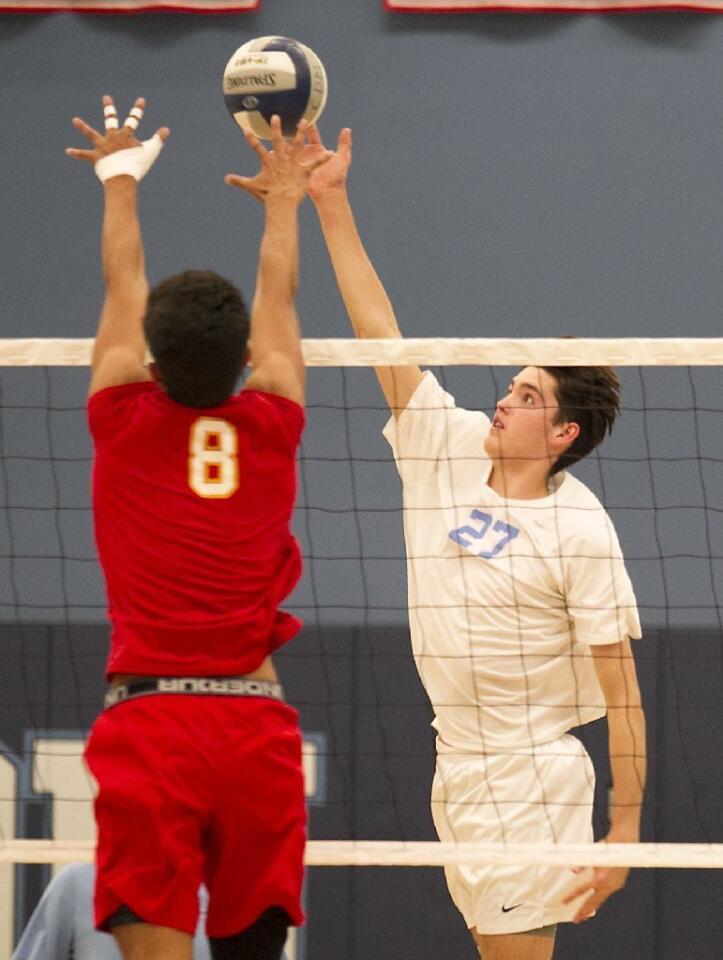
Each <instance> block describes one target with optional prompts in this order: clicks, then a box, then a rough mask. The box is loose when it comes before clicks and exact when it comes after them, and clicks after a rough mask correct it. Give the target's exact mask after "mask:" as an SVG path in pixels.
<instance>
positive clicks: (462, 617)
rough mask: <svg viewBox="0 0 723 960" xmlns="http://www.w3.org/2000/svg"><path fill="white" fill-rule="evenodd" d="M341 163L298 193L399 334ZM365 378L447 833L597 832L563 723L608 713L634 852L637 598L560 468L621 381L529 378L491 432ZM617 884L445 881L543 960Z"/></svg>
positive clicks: (431, 393) (492, 956) (504, 402)
mask: <svg viewBox="0 0 723 960" xmlns="http://www.w3.org/2000/svg"><path fill="white" fill-rule="evenodd" d="M316 146H317V148H318V149H321V146H320V144H317V145H316ZM310 149H311V150H313V149H314V144H313V143H312V145H311V146H310ZM350 163H351V132H350V131H348V130H344V131H342V133H341V135H340V137H339V143H338V146H337V151H336V154H335V156H334V158H333V159H332V160H331V161H329V162H328V163H327V164H325V165H324V166H323V167H320V168H319V169H318V170H317V171H316V172H315V173H314V175H313V176H312V178H311V180H310V183H309V193H310V195H311V197H312V199H313V201H314V204H315V206H316V209H317V212H318V215H319V219H320V222H321V226H322V230H323V233H324V237H325V240H326V243H327V247H328V249H329V253H330V256H331V260H332V263H333V266H334V270H335V273H336V276H337V280H338V283H339V288H340V290H341V293H342V296H343V298H344V302H345V304H346V307H347V310H348V313H349V316H350V319H351V322H352V326H353V328H354V331H355V333H356V334H357V336H359V337H399V336H400V335H401V334H400V332H399V328H398V326H397V323H396V319H395V317H394V312H393V309H392V306H391V304H390V302H389V299H388V297H387V295H386V293H385V291H384V288H383V286H382V284H381V282H380V281H379V278H378V277H377V275H376V272H375V271H374V268H373V266H372V265H371V263H370V261H369V259H368V257H367V255H366V252H365V250H364V247H363V245H362V242H361V240H360V238H359V235H358V232H357V229H356V226H355V222H354V217H353V213H352V210H351V207H350V205H349V201H348V197H347V193H346V178H347V173H348V170H349V166H350ZM376 372H377V375H378V377H379V381H380V384H381V387H382V390H383V391H384V395H385V397H386V399H387V401H388V403H389V406H390V408H391V410H392V414H393V416H392V418H391V419H390V421H389V423H388V424H387V426H386V427H385V429H384V435H385V436H386V438H387V440H388V441H389V443H390V444H391V446H392V449H393V451H394V456H395V459H396V462H397V466H398V469H399V473H400V476H401V479H402V487H403V498H404V532H405V539H406V545H407V556H408V567H407V571H408V581H409V586H408V590H409V608H410V628H411V636H412V645H413V652H414V656H415V660H416V663H417V667H418V669H419V673H420V676H421V678H422V682H423V683H424V686H425V689H426V691H427V694H428V696H429V698H430V700H431V702H432V706H433V708H434V712H435V721H434V726H435V728H436V730H437V751H438V759H437V772H436V776H435V780H434V784H433V788H432V813H433V816H434V821H435V825H436V828H437V831H438V834H439V836H440V839H442V840H455V841H478V842H495V841H496V842H499V841H503V840H504V841H507V842H520V843H525V842H526V843H542V842H550V841H555V842H582V843H584V842H590V841H592V827H591V814H592V799H593V786H594V772H593V768H592V764H591V762H590V759H589V757H588V756H587V754H586V752H585V750H584V748H583V746H582V744H581V743H580V741H579V740H577V739H576V738H575V737H573V736H572V735H570V734H569V733H568V731H569V730H570V729H571V728H573V727H576V726H578V725H580V724H583V723H587V722H589V721H591V720H594V719H596V718H598V717H602V716H604V715H605V714H606V713H607V716H608V730H609V753H610V763H611V770H612V776H613V789H614V798H613V801H612V804H611V809H610V816H611V825H610V831H609V833H608V835H607V837H606V838H605V839H606V840H608V841H611V842H612V841H615V842H637V841H638V840H639V839H640V811H641V805H642V794H643V784H644V780H645V721H644V716H643V712H642V708H641V705H640V693H639V688H638V682H637V677H636V673H635V664H634V660H633V657H632V652H631V648H630V639H631V638H637V637H639V636H640V624H639V620H638V615H637V609H636V604H635V597H634V595H633V590H632V587H631V584H630V580H629V578H628V575H627V573H626V571H625V566H624V562H623V559H622V555H621V552H620V546H619V544H618V539H617V536H616V534H615V531H614V529H613V526H612V523H611V522H610V519H609V517H608V515H607V513H606V512H605V510H604V508H603V507H602V505H601V504H600V502H599V501H598V500H597V498H596V497H595V496H594V494H593V493H592V492H591V491H590V490H588V489H587V487H585V486H584V484H582V483H581V482H580V481H578V480H576V479H575V478H574V477H573V476H571V475H570V474H569V473H567V472H566V469H565V468H566V467H567V466H569V465H571V464H572V463H574V462H576V461H577V460H579V459H580V458H581V457H583V456H585V455H586V454H587V453H589V451H590V450H592V449H593V448H594V447H595V446H597V444H599V443H600V442H601V441H602V440H603V438H604V436H605V434H606V433H607V432H608V431H609V430H610V428H611V427H612V423H613V421H614V419H615V417H616V415H617V413H618V409H619V385H618V381H617V378H616V376H615V374H614V372H613V371H612V370H610V369H609V368H604V367H573V368H565V367H546V368H543V367H532V366H530V367H526V368H525V369H524V370H522V371H520V373H518V374H517V376H515V377H514V379H513V380H512V382H511V384H510V385H509V389H508V391H507V392H506V393H505V395H504V396H503V397H502V398H501V399H500V400H499V402H498V403H497V407H496V410H495V413H494V416H493V418H492V420H491V421H490V420H489V419H488V417H486V416H485V415H484V414H483V413H480V412H476V411H467V410H461V409H458V408H457V407H456V406H455V403H454V400H453V398H452V397H451V396H450V395H449V394H447V393H446V392H445V391H444V390H443V389H442V388H441V386H440V385H439V383H438V382H437V381H436V379H435V378H434V377H433V375H432V374H431V373H429V372H427V373H422V371H421V370H420V369H419V368H418V367H416V366H411V365H410V366H403V367H386V368H379V367H377V368H376ZM627 873H628V871H627V870H625V869H617V868H616V869H595V870H587V871H584V872H579V873H577V874H576V875H573V874H571V872H570V870H569V869H567V868H543V867H540V868H529V867H522V868H520V867H518V866H516V865H510V866H508V867H503V868H500V867H478V866H470V867H453V868H448V869H447V871H446V874H447V882H448V886H449V890H450V893H451V895H452V899H453V900H454V902H455V904H456V905H457V907H458V908H459V910H460V911H461V913H462V914H463V916H464V919H465V922H466V923H467V926H468V928H469V929H470V932H471V934H472V936H473V938H474V940H475V943H476V945H477V948H478V950H479V953H480V956H481V957H482V958H483V960H549V958H550V957H551V956H552V953H553V949H554V933H555V925H556V924H557V923H558V922H560V921H566V920H569V921H575V922H580V921H582V920H585V919H587V918H588V917H590V916H592V914H593V913H594V912H595V910H596V909H597V908H598V907H599V906H600V905H601V904H602V903H603V902H604V901H605V900H606V899H607V898H608V897H609V896H610V895H611V894H612V893H613V892H615V891H616V890H619V889H620V888H621V887H622V886H623V885H624V883H625V881H626V878H627Z"/></svg>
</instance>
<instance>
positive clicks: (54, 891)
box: [12, 867, 90, 960]
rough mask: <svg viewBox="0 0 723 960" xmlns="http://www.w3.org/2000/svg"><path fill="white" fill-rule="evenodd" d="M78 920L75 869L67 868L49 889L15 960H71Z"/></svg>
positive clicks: (19, 946)
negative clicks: (76, 918)
mask: <svg viewBox="0 0 723 960" xmlns="http://www.w3.org/2000/svg"><path fill="white" fill-rule="evenodd" d="M88 908H89V909H90V904H89V907H88ZM74 916H75V887H74V883H73V876H72V869H71V868H69V867H66V869H65V870H62V871H61V872H60V873H58V874H57V875H56V876H55V877H53V879H52V880H51V881H50V883H49V884H48V886H47V887H46V888H45V891H44V893H43V895H42V897H41V898H40V901H39V902H38V905H37V907H36V908H35V910H34V911H33V913H32V915H31V917H30V919H29V920H28V923H27V926H26V927H25V930H24V931H23V934H22V936H21V937H20V941H19V943H18V945H17V947H16V948H15V953H14V954H13V955H12V960H70V958H71V957H72V948H73V918H74Z"/></svg>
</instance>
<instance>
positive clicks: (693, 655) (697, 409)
mask: <svg viewBox="0 0 723 960" xmlns="http://www.w3.org/2000/svg"><path fill="white" fill-rule="evenodd" d="M90 350H91V341H85V340H52V341H51V340H5V341H0V635H1V636H2V643H1V644H0V667H1V668H0V748H1V750H2V752H1V753H0V884H2V885H4V887H5V890H4V891H0V904H3V903H4V904H5V905H6V906H5V907H2V906H0V913H1V912H2V911H3V910H4V911H5V913H6V914H7V916H4V917H3V916H0V929H8V924H7V923H6V922H3V921H10V920H11V915H10V911H11V910H12V907H11V906H8V904H11V903H12V902H13V898H12V897H10V896H8V891H9V890H10V888H11V886H12V884H13V883H16V884H17V882H18V880H17V877H18V874H17V871H15V872H13V871H12V870H11V868H10V865H11V864H31V863H43V864H60V863H65V862H69V861H81V860H89V859H90V858H91V857H92V847H93V838H94V833H93V822H92V812H91V808H90V801H91V797H92V792H93V786H92V783H91V782H90V780H89V778H88V775H87V773H86V772H85V769H84V767H83V764H82V747H83V739H84V736H85V734H86V733H87V731H88V729H89V726H90V724H91V723H92V721H93V718H94V716H95V715H96V714H97V712H98V711H99V709H100V704H101V698H102V673H103V664H104V658H105V654H106V647H105V636H106V626H105V609H106V604H105V598H104V593H103V580H102V574H101V571H100V569H99V566H98V563H97V558H96V554H95V549H94V544H93V536H92V517H91V512H90V491H89V473H90V460H91V449H90V441H89V438H88V436H87V430H86V421H85V405H84V399H85V392H86V389H87V380H88V377H87V370H86V369H84V368H85V367H87V365H88V363H89V359H90ZM304 353H305V359H306V363H307V365H308V367H309V368H310V369H309V376H308V385H307V411H308V427H307V430H306V433H305V436H304V440H303V444H302V448H301V454H300V473H299V496H298V504H297V508H296V512H295V519H294V532H295V534H296V535H297V537H298V538H299V540H300V542H301V545H302V552H303V555H304V575H303V578H302V581H301V583H300V585H299V587H298V589H297V590H296V592H295V593H294V595H293V596H292V598H291V599H290V600H289V602H288V603H287V604H286V608H287V609H290V610H292V611H293V612H295V613H298V614H299V615H300V616H301V617H302V618H303V619H304V622H305V626H304V629H303V630H302V633H301V634H300V636H299V638H297V639H296V640H295V641H293V642H292V643H291V644H290V645H289V646H288V648H287V649H285V650H282V651H281V652H280V655H279V657H278V664H279V669H280V672H281V676H282V680H283V682H284V686H285V689H286V691H287V696H288V699H289V701H290V702H291V703H292V704H294V705H295V706H297V707H298V708H299V709H300V711H301V722H302V729H303V731H304V763H305V772H306V781H307V795H308V799H309V804H310V810H311V822H310V842H309V846H308V851H307V863H308V864H309V865H311V866H315V865H333V866H352V865H355V866H364V865H389V866H421V865H451V864H461V863H465V864H471V863H475V864H476V863H509V862H511V861H514V862H517V863H524V864H530V865H534V864H548V865H549V864H558V865H562V864H565V865H579V864H583V863H584V864H589V865H596V864H607V865H621V866H625V865H627V866H636V867H683V868H693V867H695V868H720V867H722V866H723V842H722V841H723V821H722V819H721V814H720V803H719V795H720V793H719V791H720V787H721V784H723V763H722V761H721V757H720V747H719V744H718V739H719V736H718V735H719V731H720V729H723V725H722V724H721V720H723V708H722V707H721V703H722V702H723V697H721V692H722V691H723V393H722V391H721V365H723V339H708V340H705V339H682V338H681V339H577V340H560V339H527V340H500V339H494V340H493V339H476V340H455V339H433V340H419V339H406V340H383V341H376V340H367V341H348V340H307V341H305V344H304ZM405 363H407V364H410V363H414V364H420V365H422V366H424V367H430V368H432V369H433V370H434V372H435V375H436V377H437V380H438V382H439V384H440V386H441V387H442V388H443V389H444V390H445V391H447V392H448V393H449V394H451V395H452V396H454V397H455V398H456V401H457V404H458V405H459V406H460V407H463V408H467V409H475V410H483V411H486V412H487V413H490V412H491V411H492V410H493V409H494V407H495V403H496V401H497V400H498V398H499V397H500V396H502V395H503V394H504V392H505V389H506V386H507V384H508V382H509V380H510V378H511V377H512V376H513V375H514V374H515V373H516V372H517V370H518V369H519V368H520V367H524V366H526V365H536V366H567V365H572V366H577V365H584V366H587V365H593V366H594V365H611V366H614V367H615V368H616V369H617V371H618V374H619V376H620V379H621V383H622V414H621V417H620V419H619V421H618V422H617V424H616V426H615V428H614V430H613V434H612V436H611V437H610V438H608V439H607V440H606V441H605V442H604V443H603V445H602V446H601V447H599V448H598V449H596V450H595V451H594V452H593V453H592V454H590V456H589V457H587V458H586V459H585V460H583V461H581V462H580V463H579V464H578V465H576V467H574V468H573V474H574V475H575V476H577V477H579V478H580V479H581V480H582V481H583V482H584V483H585V484H587V485H588V486H589V487H590V488H591V489H592V490H593V492H594V493H595V494H596V495H597V496H598V497H599V498H600V500H601V502H602V503H603V505H604V506H605V508H606V510H607V511H608V513H609V514H610V516H611V518H612V520H613V522H614V524H615V527H616V530H617V533H618V536H619V539H620V542H621V546H622V553H623V555H624V557H625V564H626V567H627V570H628V572H629V574H630V577H631V580H632V583H633V587H634V589H635V594H636V597H637V605H638V610H639V614H640V619H641V623H642V631H643V640H642V641H640V642H639V643H638V644H637V645H636V646H635V655H636V661H637V667H638V673H639V675H640V682H641V688H642V693H643V702H644V707H645V710H646V715H647V718H648V731H649V736H648V749H649V761H650V763H649V774H648V786H647V791H646V799H645V809H644V833H643V840H644V842H643V843H641V844H636V845H612V844H611V845H579V844H560V843H547V844H539V845H530V844H515V843H512V842H510V843H495V844H486V845H479V844H472V843H467V842H458V843H439V842H436V841H432V837H433V836H434V833H433V831H432V827H431V820H430V817H429V790H430V784H431V781H432V778H433V776H434V773H435V758H434V735H433V731H431V729H430V727H429V724H430V721H431V719H432V712H431V708H430V707H429V705H428V701H427V699H426V697H425V694H424V691H423V689H422V687H421V684H420V682H419V679H418V676H417V672H416V670H415V666H414V661H413V659H412V653H411V650H410V644H409V629H408V623H409V616H410V611H409V610H408V603H407V572H406V553H405V546H404V539H403V513H402V496H401V489H400V483H399V477H398V473H397V470H396V468H395V464H394V459H393V456H392V453H391V451H390V448H389V446H388V445H387V443H386V442H385V441H384V439H383V437H382V434H381V431H382V428H383V426H384V424H385V422H386V421H387V419H388V410H387V409H386V407H385V405H384V401H383V398H382V396H381V393H380V391H379V388H378V386H377V384H376V381H375V378H374V376H373V375H372V371H370V370H368V369H366V368H368V367H374V366H386V365H395V364H398V365H403V364H405ZM481 523H484V519H483V520H482V521H481ZM476 529H477V528H476ZM480 531H481V527H480V528H479V529H477V534H478V535H479V534H480ZM502 532H503V533H504V531H502ZM499 539H500V538H499V537H497V539H496V541H495V543H497V542H498V541H499ZM483 546H484V545H483ZM493 546H494V545H493ZM477 553H478V554H479V555H481V554H480V552H479V551H477ZM412 615H413V611H412ZM529 706H530V707H532V706H534V705H533V704H530V705H529ZM588 726H589V730H588V729H587V727H583V728H582V730H581V731H580V735H581V736H582V738H583V739H584V741H585V743H586V746H587V748H588V751H589V752H590V754H591V755H592V757H593V760H594V762H595V766H596V773H597V778H596V779H597V786H596V795H595V796H596V804H595V820H596V828H597V835H598V836H599V835H604V831H605V823H606V818H607V813H608V810H607V803H608V797H607V787H608V786H609V780H610V777H609V769H608V766H607V755H606V738H605V735H604V730H601V729H600V724H599V723H598V724H590V725H588ZM542 802H545V798H544V797H543V800H542ZM15 899H16V902H17V891H16V892H15ZM0 953H1V951H0Z"/></svg>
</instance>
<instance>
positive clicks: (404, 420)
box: [384, 370, 490, 442]
mask: <svg viewBox="0 0 723 960" xmlns="http://www.w3.org/2000/svg"><path fill="white" fill-rule="evenodd" d="M489 425H490V421H489V417H487V415H486V414H485V413H483V412H482V411H481V410H466V409H465V408H464V407H459V406H457V402H456V400H455V399H454V397H453V396H452V394H451V393H448V392H447V391H446V390H445V389H444V388H443V387H442V385H441V384H440V383H439V381H438V380H437V378H436V377H435V375H434V374H433V373H432V372H431V371H430V370H426V371H425V372H424V373H423V374H422V378H421V380H420V381H419V383H418V384H417V388H416V389H415V391H414V393H413V394H412V395H411V397H410V398H409V401H408V402H407V406H406V407H405V409H404V411H403V412H402V413H401V414H400V415H399V418H398V419H396V420H395V419H394V418H392V419H390V420H389V422H388V423H387V425H386V427H385V428H384V436H385V437H386V438H387V440H389V441H390V442H393V439H394V437H395V434H396V433H397V430H398V431H399V432H400V433H402V434H404V433H405V432H415V431H418V430H419V429H422V430H423V431H424V435H426V434H427V430H428V429H430V428H431V429H437V430H444V431H445V432H447V433H449V434H450V435H451V436H453V437H454V436H457V435H464V434H470V435H476V436H479V434H480V433H482V434H483V435H485V436H486V434H487V432H488V431H489Z"/></svg>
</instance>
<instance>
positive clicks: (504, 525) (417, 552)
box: [384, 372, 640, 754]
mask: <svg viewBox="0 0 723 960" xmlns="http://www.w3.org/2000/svg"><path fill="white" fill-rule="evenodd" d="M489 427H490V422H489V419H488V418H487V417H486V416H485V415H484V414H483V413H480V412H478V411H469V410H461V409H459V408H457V407H456V406H455V402H454V399H453V398H452V397H451V396H450V395H449V394H448V393H446V392H445V391H444V390H443V389H442V388H441V387H440V385H439V383H438V382H437V380H436V379H435V378H434V376H433V375H432V374H431V373H429V372H427V373H425V374H424V376H423V378H422V381H421V383H420V384H419V386H418V388H417V389H416V391H415V393H414V395H413V396H412V398H411V400H410V402H409V404H408V406H407V408H406V409H405V411H404V412H403V413H402V415H401V416H400V418H399V420H397V421H395V420H394V419H393V418H392V419H390V421H389V422H388V423H387V425H386V427H385V428H384V436H385V437H386V439H387V440H388V441H389V443H390V444H391V447H392V449H393V451H394V456H395V459H396V462H397V467H398V469H399V473H400V476H401V478H402V486H403V498H404V534H405V539H406V545H407V576H408V594H409V623H410V630H411V637H412V648H413V652H414V658H415V661H416V664H417V669H418V670H419V674H420V676H421V679H422V683H423V684H424V687H425V689H426V691H427V695H428V696H429V698H430V700H431V702H432V706H433V707H434V712H435V720H434V724H433V725H434V727H435V729H436V730H437V734H438V737H437V747H438V750H439V751H440V752H444V753H482V754H490V753H505V752H519V751H520V750H525V749H526V748H530V747H533V746H534V745H536V744H541V743H546V742H549V741H551V740H554V739H556V738H557V737H559V736H560V735H561V734H563V733H565V732H566V731H568V730H569V729H570V728H571V727H575V726H578V725H579V724H583V723H588V722H590V721H591V720H596V719H597V718H598V717H602V716H604V714H605V702H604V697H603V694H602V691H601V689H600V686H599V684H598V681H597V676H596V673H595V668H594V664H593V662H592V656H591V653H590V649H589V647H590V645H593V644H610V643H619V642H620V641H621V640H624V639H625V638H626V637H631V638H637V637H639V636H640V622H639V619H638V613H637V606H636V602H635V596H634V594H633V589H632V586H631V583H630V579H629V577H628V575H627V572H626V570H625V565H624V562H623V558H622V554H621V551H620V545H619V543H618V538H617V536H616V534H615V530H614V528H613V525H612V523H611V521H610V518H609V517H608V515H607V513H606V511H605V509H604V508H603V506H602V505H601V503H600V502H599V500H598V499H597V498H596V497H595V495H594V494H593V493H592V492H591V491H590V490H589V489H588V488H587V487H586V486H585V485H584V484H583V483H581V482H580V481H579V480H577V479H576V478H575V477H573V476H571V475H570V474H567V473H563V474H561V475H557V476H556V477H555V478H553V479H554V481H555V489H554V491H553V492H552V493H550V494H549V495H548V496H546V497H544V498H541V499H536V500H512V499H509V498H503V497H500V496H499V495H498V494H497V493H495V491H494V490H492V489H491V488H490V487H489V486H488V485H487V480H488V478H489V475H490V472H491V469H492V464H491V462H490V460H489V458H488V456H487V454H486V453H485V450H484V442H485V439H486V437H487V434H488V432H489Z"/></svg>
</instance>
